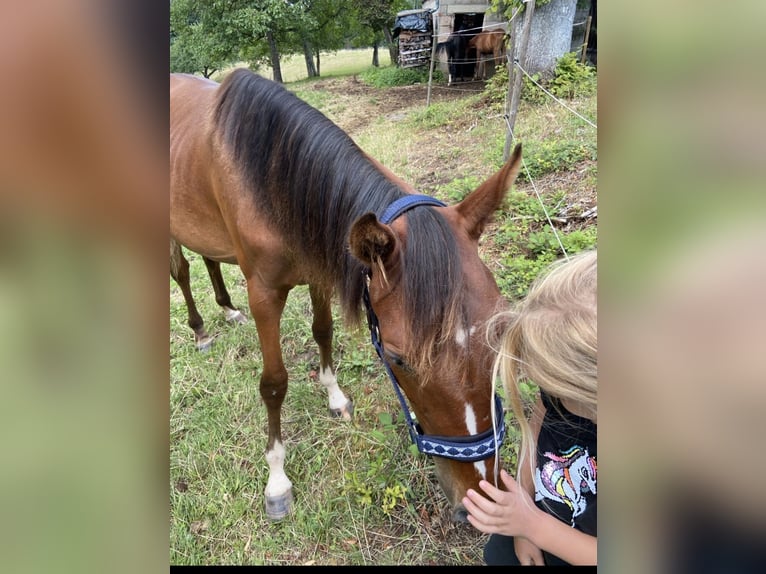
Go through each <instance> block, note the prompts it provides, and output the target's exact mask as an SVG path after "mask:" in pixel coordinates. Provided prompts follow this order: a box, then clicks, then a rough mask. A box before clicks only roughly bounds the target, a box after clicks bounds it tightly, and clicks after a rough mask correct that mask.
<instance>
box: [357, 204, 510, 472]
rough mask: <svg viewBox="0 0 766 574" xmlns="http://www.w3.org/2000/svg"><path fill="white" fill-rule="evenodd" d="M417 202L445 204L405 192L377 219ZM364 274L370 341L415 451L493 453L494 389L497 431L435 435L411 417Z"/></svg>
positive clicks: (499, 413) (470, 456) (456, 455)
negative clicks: (452, 435) (386, 350)
mask: <svg viewBox="0 0 766 574" xmlns="http://www.w3.org/2000/svg"><path fill="white" fill-rule="evenodd" d="M418 205H434V206H439V207H445V206H446V205H445V204H444V203H442V202H441V201H439V200H438V199H435V198H433V197H430V196H427V195H406V196H404V197H400V198H399V199H397V200H396V201H394V202H392V203H391V204H390V205H389V206H388V207H387V208H386V209H385V211H384V212H383V214H382V215H381V216H380V222H381V223H385V224H386V225H388V224H390V223H391V222H392V221H393V220H394V219H396V218H397V217H399V216H400V215H401V214H402V213H404V212H405V211H407V210H409V209H412V208H413V207H416V206H418ZM365 275H366V276H365V278H364V292H363V299H364V305H365V307H366V309H367V325H368V326H369V328H370V338H371V340H372V345H373V346H374V347H375V351H377V353H378V356H379V357H380V360H381V361H382V362H383V366H384V367H385V368H386V372H387V373H388V377H389V379H390V380H391V383H392V385H393V387H394V391H395V392H396V396H397V397H398V399H399V404H401V406H402V410H403V411H404V419H405V421H406V422H407V427H408V429H409V432H410V438H411V439H412V442H413V443H415V445H416V446H417V447H418V451H420V452H422V453H423V454H427V455H433V456H440V457H444V458H449V459H452V460H457V461H460V462H474V461H477V460H484V459H485V458H489V457H490V456H492V455H494V454H495V452H496V451H497V449H498V448H500V445H501V444H502V443H503V438H504V437H505V422H504V418H503V405H502V401H501V400H500V397H499V396H498V395H497V393H495V425H494V427H495V428H496V429H497V435H495V432H494V430H493V428H492V427H490V428H489V429H487V430H486V431H484V432H483V433H480V434H475V435H470V436H458V437H447V436H437V435H427V434H424V433H423V430H422V429H421V427H420V425H419V424H418V423H417V421H415V420H413V418H412V415H411V414H410V409H409V407H408V406H407V400H406V399H405V398H404V394H403V393H402V390H401V387H400V385H399V381H397V380H396V376H395V375H394V373H393V371H392V370H391V367H390V365H389V364H388V361H386V358H385V355H384V354H383V342H382V341H381V339H380V327H379V323H378V317H377V315H375V311H373V310H372V305H371V304H370V292H369V289H368V286H367V285H368V281H369V278H370V270H369V269H368V270H367V271H366V273H365Z"/></svg>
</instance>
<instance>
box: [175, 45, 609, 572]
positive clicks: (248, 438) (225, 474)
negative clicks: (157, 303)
mask: <svg viewBox="0 0 766 574" xmlns="http://www.w3.org/2000/svg"><path fill="white" fill-rule="evenodd" d="M360 53H363V51H354V53H353V54H348V55H346V54H344V58H343V59H342V63H341V64H339V65H338V68H337V69H339V70H340V69H343V67H344V66H350V67H352V68H353V67H354V66H357V65H358V66H360V67H361V68H359V69H364V67H366V66H369V57H368V59H366V61H363V59H362V58H359V55H360ZM339 55H340V54H339ZM384 55H385V56H386V57H387V52H383V51H381V56H384ZM331 60H332V58H331V57H330V56H325V57H324V61H323V68H322V76H323V77H326V74H330V73H332V70H333V66H332V65H331ZM352 60H353V61H354V62H356V63H354V64H352V63H350V62H351V61H352ZM288 64H289V65H292V64H293V63H286V65H285V69H283V73H286V70H287V69H288V68H287V66H288ZM297 64H300V65H301V66H302V65H303V60H302V58H299V59H298V61H297ZM298 67H300V66H298ZM346 69H348V68H346ZM354 69H357V68H354ZM353 73H356V72H353ZM286 77H289V76H286ZM289 81H290V80H288V82H289ZM300 86H301V82H300V81H298V82H297V83H296V84H293V85H289V86H288V87H289V88H290V89H295V91H296V92H297V93H298V94H299V95H300V96H301V97H306V98H307V99H308V98H311V100H310V103H311V104H312V105H314V106H316V107H318V108H319V109H323V110H325V109H327V108H330V107H332V106H336V105H338V102H337V97H335V96H334V95H333V94H332V93H330V92H326V91H323V90H321V89H317V90H301V89H300ZM309 94H310V95H309ZM385 97H386V96H385V92H384V91H382V92H381V95H380V98H385ZM569 104H570V105H571V106H573V107H575V108H576V109H577V110H578V111H579V112H580V113H582V114H584V115H586V116H588V117H591V118H595V111H596V97H595V95H594V96H590V97H587V98H580V99H577V100H575V101H572V102H569ZM344 105H347V104H344ZM335 111H336V112H337V113H339V114H340V113H342V111H343V110H342V109H340V108H338V109H337V110H335ZM407 112H408V113H407V114H406V116H405V117H404V119H402V120H401V121H396V122H391V121H387V120H386V119H385V118H380V119H378V120H376V121H373V122H371V123H370V125H369V126H368V127H367V128H365V130H364V131H363V132H362V133H361V134H359V135H358V136H356V138H355V139H356V140H357V143H358V144H359V145H360V146H361V147H362V148H363V149H365V151H367V153H369V154H370V155H372V156H374V157H376V158H378V159H379V160H381V161H382V162H383V163H384V164H386V165H387V166H389V167H390V168H391V169H392V170H393V171H394V172H395V173H397V174H399V175H400V176H401V177H403V178H404V179H406V180H408V181H411V182H413V184H414V185H415V186H416V188H417V189H418V190H419V191H420V192H422V193H430V194H432V195H435V196H436V197H440V198H442V199H445V200H447V201H449V202H455V201H459V200H460V199H462V197H464V196H465V195H466V194H467V193H469V192H470V191H471V190H472V189H474V188H475V187H476V186H477V185H478V184H480V183H481V182H482V181H483V180H484V179H485V178H486V177H488V176H489V175H491V173H493V172H494V171H495V170H496V169H497V168H498V167H499V166H500V164H501V163H502V157H501V156H502V147H503V143H504V137H505V130H504V124H503V121H502V119H501V118H498V116H497V110H496V109H493V108H492V107H491V106H488V105H484V104H483V100H482V98H481V97H477V96H467V97H466V98H463V99H460V100H455V101H451V102H445V103H443V104H438V105H434V106H431V108H426V107H425V102H423V105H422V106H416V107H415V108H413V109H410V110H408V111H407ZM516 129H517V135H518V137H519V139H520V140H522V141H523V142H524V143H525V160H526V161H527V162H528V164H529V165H530V166H537V167H532V169H533V170H535V169H536V170H537V171H534V172H533V175H532V178H533V179H534V180H537V185H538V186H540V187H541V188H542V195H543V202H544V205H545V206H546V209H547V210H548V211H549V212H555V211H556V210H560V209H561V206H562V205H567V204H568V203H570V202H571V197H570V195H571V194H572V193H573V191H574V190H572V189H570V188H566V187H561V186H559V185H558V184H556V183H555V181H554V183H551V184H547V187H546V184H545V182H544V181H540V180H538V178H544V177H545V176H546V174H547V175H548V176H558V175H560V174H564V175H566V174H568V173H570V172H573V171H578V170H579V171H582V172H583V173H586V175H587V177H586V179H584V180H580V184H582V183H585V184H587V185H595V178H596V176H597V171H596V167H595V162H594V161H592V160H595V159H596V158H595V155H591V156H589V159H587V160H583V158H582V157H580V156H577V154H573V153H570V152H571V150H572V149H575V150H576V149H580V148H581V147H582V148H585V149H586V150H588V153H591V154H595V151H596V148H595V130H592V129H591V128H589V127H587V126H586V127H584V126H583V123H582V122H581V121H579V120H576V119H573V116H572V115H571V113H570V112H568V111H566V110H564V109H562V108H561V107H560V106H557V105H555V104H554V105H551V104H548V103H543V104H532V103H530V102H522V106H521V107H520V110H519V116H518V119H517V125H516ZM424 158H425V159H427V160H428V163H429V164H433V163H434V162H436V163H437V164H438V165H439V170H440V171H439V173H438V174H437V175H438V176H439V177H440V178H441V179H439V180H434V179H433V177H434V174H429V173H426V171H425V170H424V168H423V162H424ZM536 158H537V159H536ZM442 180H444V181H442ZM559 231H560V237H561V239H562V241H564V242H565V245H566V247H567V250H568V251H569V252H571V253H574V252H576V251H578V250H580V249H583V248H587V247H589V246H591V245H594V244H595V243H596V240H597V234H596V226H595V224H593V225H589V226H584V227H582V228H577V229H572V228H566V229H564V228H561V229H560V230H559ZM480 249H481V252H482V256H483V257H484V259H485V261H486V262H487V264H488V266H489V267H490V269H491V270H492V272H493V274H494V275H495V277H496V279H497V282H498V285H499V286H500V288H501V291H502V293H503V295H504V296H506V297H507V298H508V299H515V298H517V297H520V296H522V295H523V294H524V293H525V292H526V289H527V288H528V285H529V283H530V282H531V281H532V279H534V277H535V276H536V275H537V274H538V273H539V272H540V271H541V270H542V269H543V268H544V267H545V265H547V263H548V262H549V261H551V260H553V259H554V258H556V257H557V256H558V254H559V252H558V249H559V247H558V242H557V241H556V240H555V237H554V236H553V235H552V232H551V230H550V228H549V226H548V224H547V220H546V218H545V212H544V211H543V208H542V206H541V205H540V203H539V202H538V200H537V198H536V197H535V195H534V194H533V193H532V191H531V188H530V185H529V183H528V182H526V181H523V179H522V181H520V182H519V183H518V184H517V185H516V186H515V189H514V190H513V191H512V192H511V193H510V194H509V196H508V200H507V202H506V205H505V207H504V209H503V210H502V212H500V213H498V215H497V219H496V221H495V223H494V224H493V227H492V229H491V231H490V232H488V233H487V234H486V235H485V236H483V237H482V242H481V244H480ZM189 260H190V264H191V274H192V290H193V292H194V294H195V296H196V299H197V303H198V307H199V310H200V312H201V314H202V315H203V317H204V318H205V321H206V325H207V327H208V330H209V332H210V333H211V334H213V335H214V336H215V337H216V340H215V343H214V346H213V348H212V349H211V350H210V351H209V352H207V353H199V352H197V351H196V349H195V347H194V342H193V335H192V332H191V330H190V329H189V328H188V327H187V325H186V321H187V315H186V307H185V305H184V303H183V298H182V297H181V293H180V290H179V289H178V287H177V286H176V285H175V284H174V283H173V282H172V281H171V282H170V378H171V399H170V400H171V404H170V413H171V415H170V440H171V451H170V485H169V487H170V491H171V509H170V510H171V515H170V520H169V528H170V562H171V563H172V564H253V565H288V564H289V565H301V564H322V565H372V564H386V565H399V564H422V565H429V564H435V565H471V564H481V563H482V547H483V543H484V541H485V540H486V535H483V534H481V533H479V532H478V531H476V530H474V529H473V528H472V527H471V526H470V525H465V524H463V525H457V524H453V523H451V522H450V521H449V511H448V509H447V502H446V498H445V497H444V495H443V494H442V493H441V490H440V488H439V486H438V484H437V483H436V479H435V474H434V470H433V462H432V461H431V460H430V459H428V458H427V457H424V456H422V455H416V454H413V453H412V450H411V445H410V441H409V438H408V436H407V433H406V430H405V429H404V426H403V423H402V420H401V412H400V411H401V409H400V406H399V403H398V401H397V399H396V397H395V394H394V392H393V390H392V388H391V383H390V382H389V381H388V379H387V377H386V375H385V372H384V370H383V368H382V367H381V365H380V363H379V362H378V359H377V357H376V355H375V352H374V350H373V349H372V346H371V345H370V342H369V335H368V333H367V332H366V330H365V328H364V327H363V328H362V329H361V330H360V331H356V332H352V331H349V330H348V329H347V328H345V327H344V326H343V325H342V324H341V322H340V320H339V318H338V316H337V310H336V330H335V333H336V336H335V345H334V348H335V357H336V366H337V370H338V378H339V384H340V385H341V387H342V388H343V389H344V391H345V392H346V393H347V394H348V395H349V396H350V397H351V398H352V399H353V400H354V404H355V413H354V420H353V421H352V422H350V423H348V422H343V421H339V420H337V419H334V418H332V417H331V416H330V415H329V412H328V409H327V397H326V392H325V391H324V389H323V387H322V386H321V385H320V384H319V382H318V380H317V378H316V373H315V371H316V370H317V369H318V353H317V351H316V345H315V343H314V341H313V339H312V336H311V323H310V303H309V297H308V291H307V289H306V288H305V287H298V288H296V289H294V290H293V291H292V292H291V294H290V297H289V298H288V301H287V305H286V308H285V312H284V316H283V320H282V343H283V352H284V357H285V364H286V366H287V369H288V373H289V377H290V385H289V390H288V394H287V397H286V399H285V403H284V408H283V417H282V430H283V437H284V441H285V445H286V448H287V461H286V471H287V473H288V475H289V477H290V479H291V480H292V482H293V488H294V494H295V504H294V509H293V513H292V514H291V515H290V516H289V517H288V518H287V519H285V520H283V521H282V522H279V523H272V522H270V521H269V520H268V519H267V518H266V517H265V512H264V508H263V491H264V488H265V485H266V480H267V466H266V464H265V460H264V456H263V454H264V449H265V443H266V412H265V408H264V406H263V404H262V403H261V399H260V395H259V392H258V381H259V377H260V374H261V369H262V364H261V357H260V347H259V343H258V338H257V336H256V331H255V326H254V324H253V323H252V320H250V322H249V323H248V324H246V325H236V326H234V325H230V324H228V323H226V321H225V320H224V319H223V315H222V313H221V312H220V310H219V308H218V306H217V305H216V303H215V300H214V297H213V293H212V288H211V286H210V282H209V279H208V277H207V273H206V271H205V267H204V265H203V263H202V261H201V259H200V258H199V257H198V256H196V255H194V254H189ZM222 271H223V273H224V278H225V280H226V283H227V285H228V286H229V291H230V293H231V295H232V299H233V301H234V304H235V305H236V306H237V307H238V308H240V309H241V310H243V311H245V312H246V314H247V315H248V316H249V310H248V306H247V300H246V290H245V283H244V280H243V278H242V275H241V273H240V271H239V269H238V268H236V267H234V266H227V265H224V266H222ZM532 392H533V389H528V393H529V394H531V393H532ZM517 441H518V433H517V432H516V430H515V428H514V427H513V425H511V424H509V425H508V439H507V440H506V442H505V444H504V445H503V447H502V459H503V463H504V466H505V467H506V468H508V469H509V470H511V471H513V470H514V469H515V457H516V455H515V445H516V444H517Z"/></svg>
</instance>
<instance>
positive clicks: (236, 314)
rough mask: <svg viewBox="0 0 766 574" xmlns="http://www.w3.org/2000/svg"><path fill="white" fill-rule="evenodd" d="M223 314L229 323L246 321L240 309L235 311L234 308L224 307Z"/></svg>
mask: <svg viewBox="0 0 766 574" xmlns="http://www.w3.org/2000/svg"><path fill="white" fill-rule="evenodd" d="M224 315H225V316H226V320H227V321H228V322H229V323H239V324H240V325H244V324H245V323H247V317H245V316H244V315H243V314H242V312H241V311H237V310H236V309H226V310H225V311H224Z"/></svg>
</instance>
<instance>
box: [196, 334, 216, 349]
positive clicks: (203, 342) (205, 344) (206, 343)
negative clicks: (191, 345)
mask: <svg viewBox="0 0 766 574" xmlns="http://www.w3.org/2000/svg"><path fill="white" fill-rule="evenodd" d="M212 346H213V339H211V338H210V337H205V338H204V339H200V340H199V341H197V350H198V351H199V352H200V353H204V352H206V351H208V350H209V349H210V347H212Z"/></svg>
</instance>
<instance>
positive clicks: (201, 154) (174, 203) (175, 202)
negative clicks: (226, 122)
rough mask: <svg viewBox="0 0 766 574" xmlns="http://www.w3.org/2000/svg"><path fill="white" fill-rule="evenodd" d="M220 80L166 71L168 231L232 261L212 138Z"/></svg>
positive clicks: (207, 252) (194, 248) (201, 250)
mask: <svg viewBox="0 0 766 574" xmlns="http://www.w3.org/2000/svg"><path fill="white" fill-rule="evenodd" d="M218 86H219V85H218V84H217V83H216V82H213V81H212V80H207V79H205V78H199V77H196V76H192V75H188V74H170V234H171V236H172V237H174V238H175V239H176V240H177V241H178V242H179V243H181V244H182V245H184V246H186V247H187V248H189V249H191V250H192V251H196V252H197V253H200V254H202V255H206V256H208V257H210V258H211V259H216V260H220V261H227V262H231V263H233V262H235V259H234V247H233V244H232V241H231V238H230V237H229V234H228V231H227V226H226V224H225V222H224V220H223V217H222V206H220V205H219V203H218V194H216V190H215V182H217V181H220V178H221V176H220V175H219V173H218V171H217V170H218V166H219V163H220V160H219V159H218V158H217V157H216V152H215V147H214V146H213V143H212V140H211V134H212V131H211V126H212V121H211V117H212V116H211V112H212V108H213V105H214V104H215V100H216V94H217V89H218Z"/></svg>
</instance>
